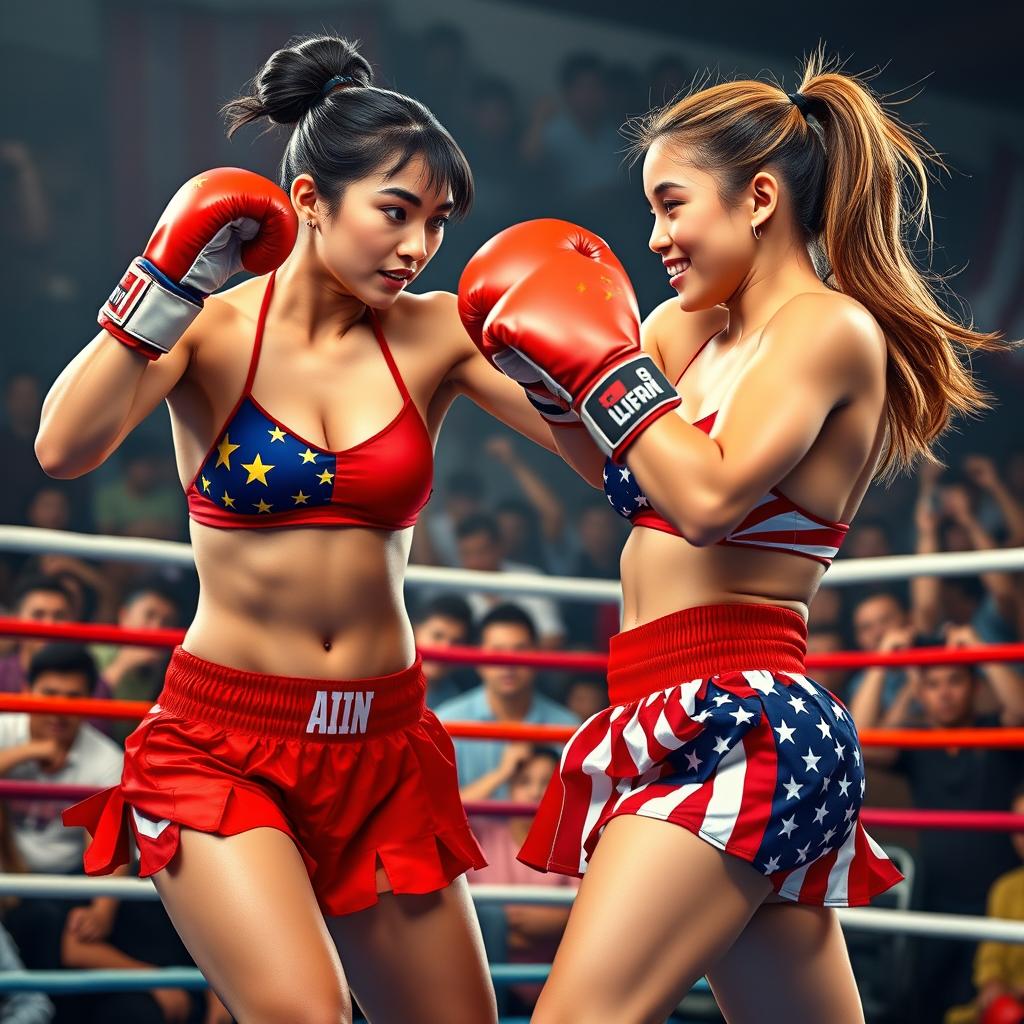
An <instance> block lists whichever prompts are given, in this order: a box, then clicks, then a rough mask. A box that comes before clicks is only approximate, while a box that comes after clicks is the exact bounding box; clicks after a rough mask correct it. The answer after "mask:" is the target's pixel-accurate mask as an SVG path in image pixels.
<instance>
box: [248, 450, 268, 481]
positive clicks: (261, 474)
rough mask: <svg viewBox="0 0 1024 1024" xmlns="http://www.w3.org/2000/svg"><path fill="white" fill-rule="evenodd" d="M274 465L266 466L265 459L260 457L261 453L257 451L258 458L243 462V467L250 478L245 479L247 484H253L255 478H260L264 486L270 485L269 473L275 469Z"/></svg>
mask: <svg viewBox="0 0 1024 1024" xmlns="http://www.w3.org/2000/svg"><path fill="white" fill-rule="evenodd" d="M273 468H274V467H273V466H265V465H264V464H263V460H262V459H261V458H260V453H259V452H257V453H256V458H255V459H253V460H252V462H243V463H242V469H244V470H245V471H246V472H247V473H248V474H249V478H248V479H247V480H246V481H245V482H246V483H247V484H251V483H252V482H253V480H259V482H260V483H261V484H263V486H264V487H268V486H269V484H268V483H267V474H268V473H269V472H270V471H271V470H272V469H273Z"/></svg>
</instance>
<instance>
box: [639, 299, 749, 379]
mask: <svg viewBox="0 0 1024 1024" xmlns="http://www.w3.org/2000/svg"><path fill="white" fill-rule="evenodd" d="M728 324H729V313H728V310H726V309H725V307H724V306H714V307H712V308H711V309H697V310H687V309H683V308H682V307H681V306H680V305H679V299H666V300H665V301H664V302H663V303H661V305H659V306H655V308H654V309H653V310H652V311H651V312H650V313H649V314H648V316H647V318H646V319H645V320H644V322H643V327H642V328H641V331H640V343H641V345H642V346H643V348H644V350H645V351H646V352H648V353H649V354H650V355H651V356H652V357H653V358H654V359H655V361H656V362H657V363H658V364H659V365H660V366H661V367H662V368H663V369H664V370H665V372H666V373H668V374H669V376H672V371H673V370H675V369H676V367H679V368H681V367H683V366H685V365H686V363H688V362H689V360H690V359H691V357H692V356H693V355H694V354H695V353H696V352H697V350H698V349H699V348H700V347H701V345H703V344H704V343H705V342H706V341H707V340H708V338H710V337H712V335H715V334H717V333H718V332H719V331H721V330H724V329H725V328H726V327H727V326H728Z"/></svg>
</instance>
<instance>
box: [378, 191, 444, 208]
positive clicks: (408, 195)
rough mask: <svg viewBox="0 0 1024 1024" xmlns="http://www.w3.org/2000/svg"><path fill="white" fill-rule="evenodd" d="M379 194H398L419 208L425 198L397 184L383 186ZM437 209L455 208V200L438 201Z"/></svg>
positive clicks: (400, 197)
mask: <svg viewBox="0 0 1024 1024" xmlns="http://www.w3.org/2000/svg"><path fill="white" fill-rule="evenodd" d="M377 194H378V195H382V196H397V197H398V198H399V199H404V200H405V202H407V203H409V204H410V205H411V206H415V207H416V208H417V209H419V208H421V207H422V206H423V200H422V199H420V197H419V196H418V195H416V193H415V192H410V191H409V190H408V189H404V188H399V187H398V186H397V185H395V186H392V187H391V188H382V189H380V190H378V192H377ZM436 209H438V210H445V211H448V210H454V209H455V202H454V201H453V200H451V199H449V200H448V202H446V203H438V204H437V207H436Z"/></svg>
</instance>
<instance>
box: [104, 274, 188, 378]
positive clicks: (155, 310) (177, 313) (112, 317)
mask: <svg viewBox="0 0 1024 1024" xmlns="http://www.w3.org/2000/svg"><path fill="white" fill-rule="evenodd" d="M203 299H204V296H203V295H202V294H201V293H200V292H198V291H195V290H194V289H191V288H185V287H183V286H182V285H180V284H177V283H176V282H174V281H172V280H171V279H170V278H169V277H167V275H166V274H163V273H162V272H161V271H160V270H159V268H157V267H156V266H154V265H153V264H152V263H150V262H149V260H147V259H143V258H142V257H141V256H140V257H138V258H136V259H134V260H132V262H131V264H130V265H129V267H128V269H127V270H126V271H125V273H124V276H123V277H122V278H121V280H120V282H119V283H118V285H117V287H116V288H115V289H114V291H113V292H112V293H111V296H110V298H109V299H107V301H106V302H105V303H104V304H103V306H102V307H101V308H100V311H99V317H98V320H99V324H100V326H101V327H102V328H104V330H106V331H107V332H109V333H110V334H112V335H113V336H114V337H115V338H117V339H118V341H121V342H123V343H124V344H126V345H128V346H129V347H130V348H134V349H137V350H138V351H140V352H142V353H143V354H144V355H147V356H148V357H149V358H156V356H158V355H162V354H163V353H165V352H169V351H170V350H171V348H172V347H173V346H174V343H175V342H176V341H177V340H178V339H179V338H180V337H181V336H182V335H183V334H184V333H185V331H186V330H187V329H188V327H189V325H190V324H191V323H192V321H193V320H195V318H196V317H197V316H199V313H200V311H201V310H202V308H203ZM152 353H155V354H156V355H152Z"/></svg>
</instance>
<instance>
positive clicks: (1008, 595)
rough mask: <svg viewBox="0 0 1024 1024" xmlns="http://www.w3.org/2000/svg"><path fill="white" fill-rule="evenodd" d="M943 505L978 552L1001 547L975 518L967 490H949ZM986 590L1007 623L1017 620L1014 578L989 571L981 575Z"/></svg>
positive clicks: (956, 488)
mask: <svg viewBox="0 0 1024 1024" xmlns="http://www.w3.org/2000/svg"><path fill="white" fill-rule="evenodd" d="M943 506H944V509H945V511H946V513H947V514H948V515H949V516H950V518H951V519H952V520H953V521H954V522H956V523H957V524H959V525H960V526H961V527H963V529H964V530H965V531H966V533H967V536H968V537H969V538H970V542H971V546H972V548H973V549H974V550H975V551H993V550H995V549H996V548H997V547H998V545H997V544H996V542H995V541H994V540H993V539H992V538H991V536H989V533H988V531H987V530H986V529H985V527H984V526H982V525H981V522H980V521H979V520H978V518H977V517H976V516H975V515H974V512H973V511H972V509H971V501H970V495H969V494H968V493H967V491H966V490H965V489H964V488H963V487H950V488H947V490H946V492H945V494H944V495H943ZM981 581H982V583H984V584H985V589H986V590H987V591H988V592H989V594H991V595H992V599H993V600H994V601H995V604H996V610H997V611H998V613H999V616H1000V618H1002V619H1003V621H1004V622H1016V621H1017V591H1016V588H1015V587H1014V584H1013V577H1012V576H1011V575H1010V574H1009V573H1005V572H986V573H983V574H982V576H981Z"/></svg>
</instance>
